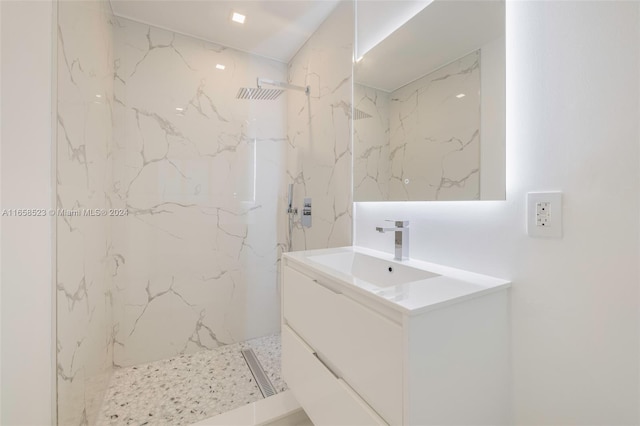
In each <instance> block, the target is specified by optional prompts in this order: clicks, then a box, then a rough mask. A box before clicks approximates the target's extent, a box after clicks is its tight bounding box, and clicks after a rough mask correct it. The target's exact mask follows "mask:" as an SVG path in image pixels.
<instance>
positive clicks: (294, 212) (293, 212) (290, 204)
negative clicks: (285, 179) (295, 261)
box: [287, 183, 298, 251]
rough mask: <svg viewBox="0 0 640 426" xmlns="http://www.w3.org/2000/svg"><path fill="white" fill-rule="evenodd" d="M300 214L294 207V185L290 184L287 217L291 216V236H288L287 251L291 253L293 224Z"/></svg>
mask: <svg viewBox="0 0 640 426" xmlns="http://www.w3.org/2000/svg"><path fill="white" fill-rule="evenodd" d="M297 214H298V209H297V208H296V207H293V184H292V183H290V184H289V196H288V204H287V216H289V234H288V235H287V239H288V241H287V242H288V245H287V251H291V244H292V243H293V242H292V239H293V224H294V222H295V219H296V215H297Z"/></svg>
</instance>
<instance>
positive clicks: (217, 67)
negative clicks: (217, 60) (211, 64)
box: [216, 64, 225, 70]
mask: <svg viewBox="0 0 640 426" xmlns="http://www.w3.org/2000/svg"><path fill="white" fill-rule="evenodd" d="M224 68H225V66H224V65H222V64H216V69H219V70H223V69H224Z"/></svg>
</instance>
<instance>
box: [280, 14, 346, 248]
mask: <svg viewBox="0 0 640 426" xmlns="http://www.w3.org/2000/svg"><path fill="white" fill-rule="evenodd" d="M353 21H354V17H353V4H351V3H350V2H345V3H342V4H340V5H339V6H338V7H337V8H336V9H335V10H334V12H333V13H332V14H331V15H330V16H329V18H327V20H326V21H325V22H324V23H323V24H322V25H321V26H320V27H319V28H318V29H317V30H316V32H315V33H314V34H313V35H312V36H311V38H309V40H307V42H306V43H305V45H304V46H303V47H302V48H301V49H300V50H299V51H298V53H297V54H296V55H295V56H294V58H293V59H292V60H291V62H290V63H289V70H288V71H289V76H288V79H289V82H290V83H292V84H297V85H300V86H310V88H311V93H310V95H309V96H306V95H304V94H303V93H298V92H295V93H293V92H292V93H290V94H289V98H288V99H289V104H288V123H287V124H288V133H287V137H288V145H287V148H288V151H287V177H288V179H289V182H292V183H294V200H295V202H296V205H297V206H298V207H299V208H301V207H302V201H303V200H302V199H303V198H304V197H311V198H312V201H313V226H312V227H311V228H303V227H302V226H301V224H300V222H299V221H298V222H297V223H296V226H295V228H294V231H293V249H294V250H304V249H311V248H325V247H339V246H344V245H350V244H351V219H352V211H351V206H352V203H351V201H352V198H351V158H352V153H351V143H350V141H351V90H352V87H351V83H352V77H351V74H352V71H351V62H352V57H353V52H352V47H353V43H352V40H353V34H354V24H353Z"/></svg>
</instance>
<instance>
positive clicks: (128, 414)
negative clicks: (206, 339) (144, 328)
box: [97, 334, 287, 426]
mask: <svg viewBox="0 0 640 426" xmlns="http://www.w3.org/2000/svg"><path fill="white" fill-rule="evenodd" d="M249 347H251V348H253V350H254V351H255V352H256V356H257V357H258V360H259V361H260V364H261V365H262V366H263V368H264V370H265V372H266V373H267V375H268V377H269V379H270V380H271V382H272V383H273V384H274V387H275V388H276V390H277V392H282V391H285V390H287V386H286V384H285V383H284V382H283V381H282V378H281V373H280V335H279V334H274V335H269V336H265V337H261V338H258V339H253V340H250V341H247V342H241V343H236V344H231V345H226V346H222V347H219V348H216V349H213V350H207V351H200V352H197V353H194V354H189V355H179V356H176V357H172V358H169V359H166V360H160V361H155V362H152V363H148V364H142V365H137V366H133V367H126V368H121V369H116V371H115V372H114V374H113V378H112V381H111V385H110V387H109V390H108V393H107V396H106V398H105V402H104V404H103V407H102V410H101V413H100V416H99V418H98V423H97V424H98V425H114V426H116V425H118V426H119V425H145V424H147V425H172V426H173V425H175V426H179V425H188V424H192V423H195V422H197V421H199V420H203V419H206V418H208V417H212V416H215V415H217V414H220V413H223V412H226V411H230V410H233V409H235V408H237V407H240V406H242V405H245V404H249V403H251V402H255V401H257V400H259V399H262V398H263V396H262V394H261V393H260V390H259V388H258V386H257V385H256V383H255V381H254V379H253V376H252V374H251V371H250V370H249V368H248V366H247V364H246V362H245V360H244V358H243V356H242V354H241V350H242V349H245V348H249Z"/></svg>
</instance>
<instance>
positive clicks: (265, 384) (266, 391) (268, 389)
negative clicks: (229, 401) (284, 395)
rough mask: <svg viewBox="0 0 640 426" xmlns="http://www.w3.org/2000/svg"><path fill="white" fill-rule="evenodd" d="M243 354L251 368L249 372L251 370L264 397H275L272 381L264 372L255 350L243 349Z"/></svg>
mask: <svg viewBox="0 0 640 426" xmlns="http://www.w3.org/2000/svg"><path fill="white" fill-rule="evenodd" d="M241 352H242V356H243V357H244V360H245V361H246V363H247V365H248V366H249V370H251V374H253V378H254V379H255V380H256V384H257V385H258V388H260V392H262V396H264V397H265V398H267V397H270V396H273V395H275V394H276V390H275V388H274V387H273V385H272V384H271V380H269V378H268V377H267V374H266V373H265V372H264V369H263V368H262V365H260V361H258V357H256V353H255V352H254V351H253V349H243V350H242V351H241Z"/></svg>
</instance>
